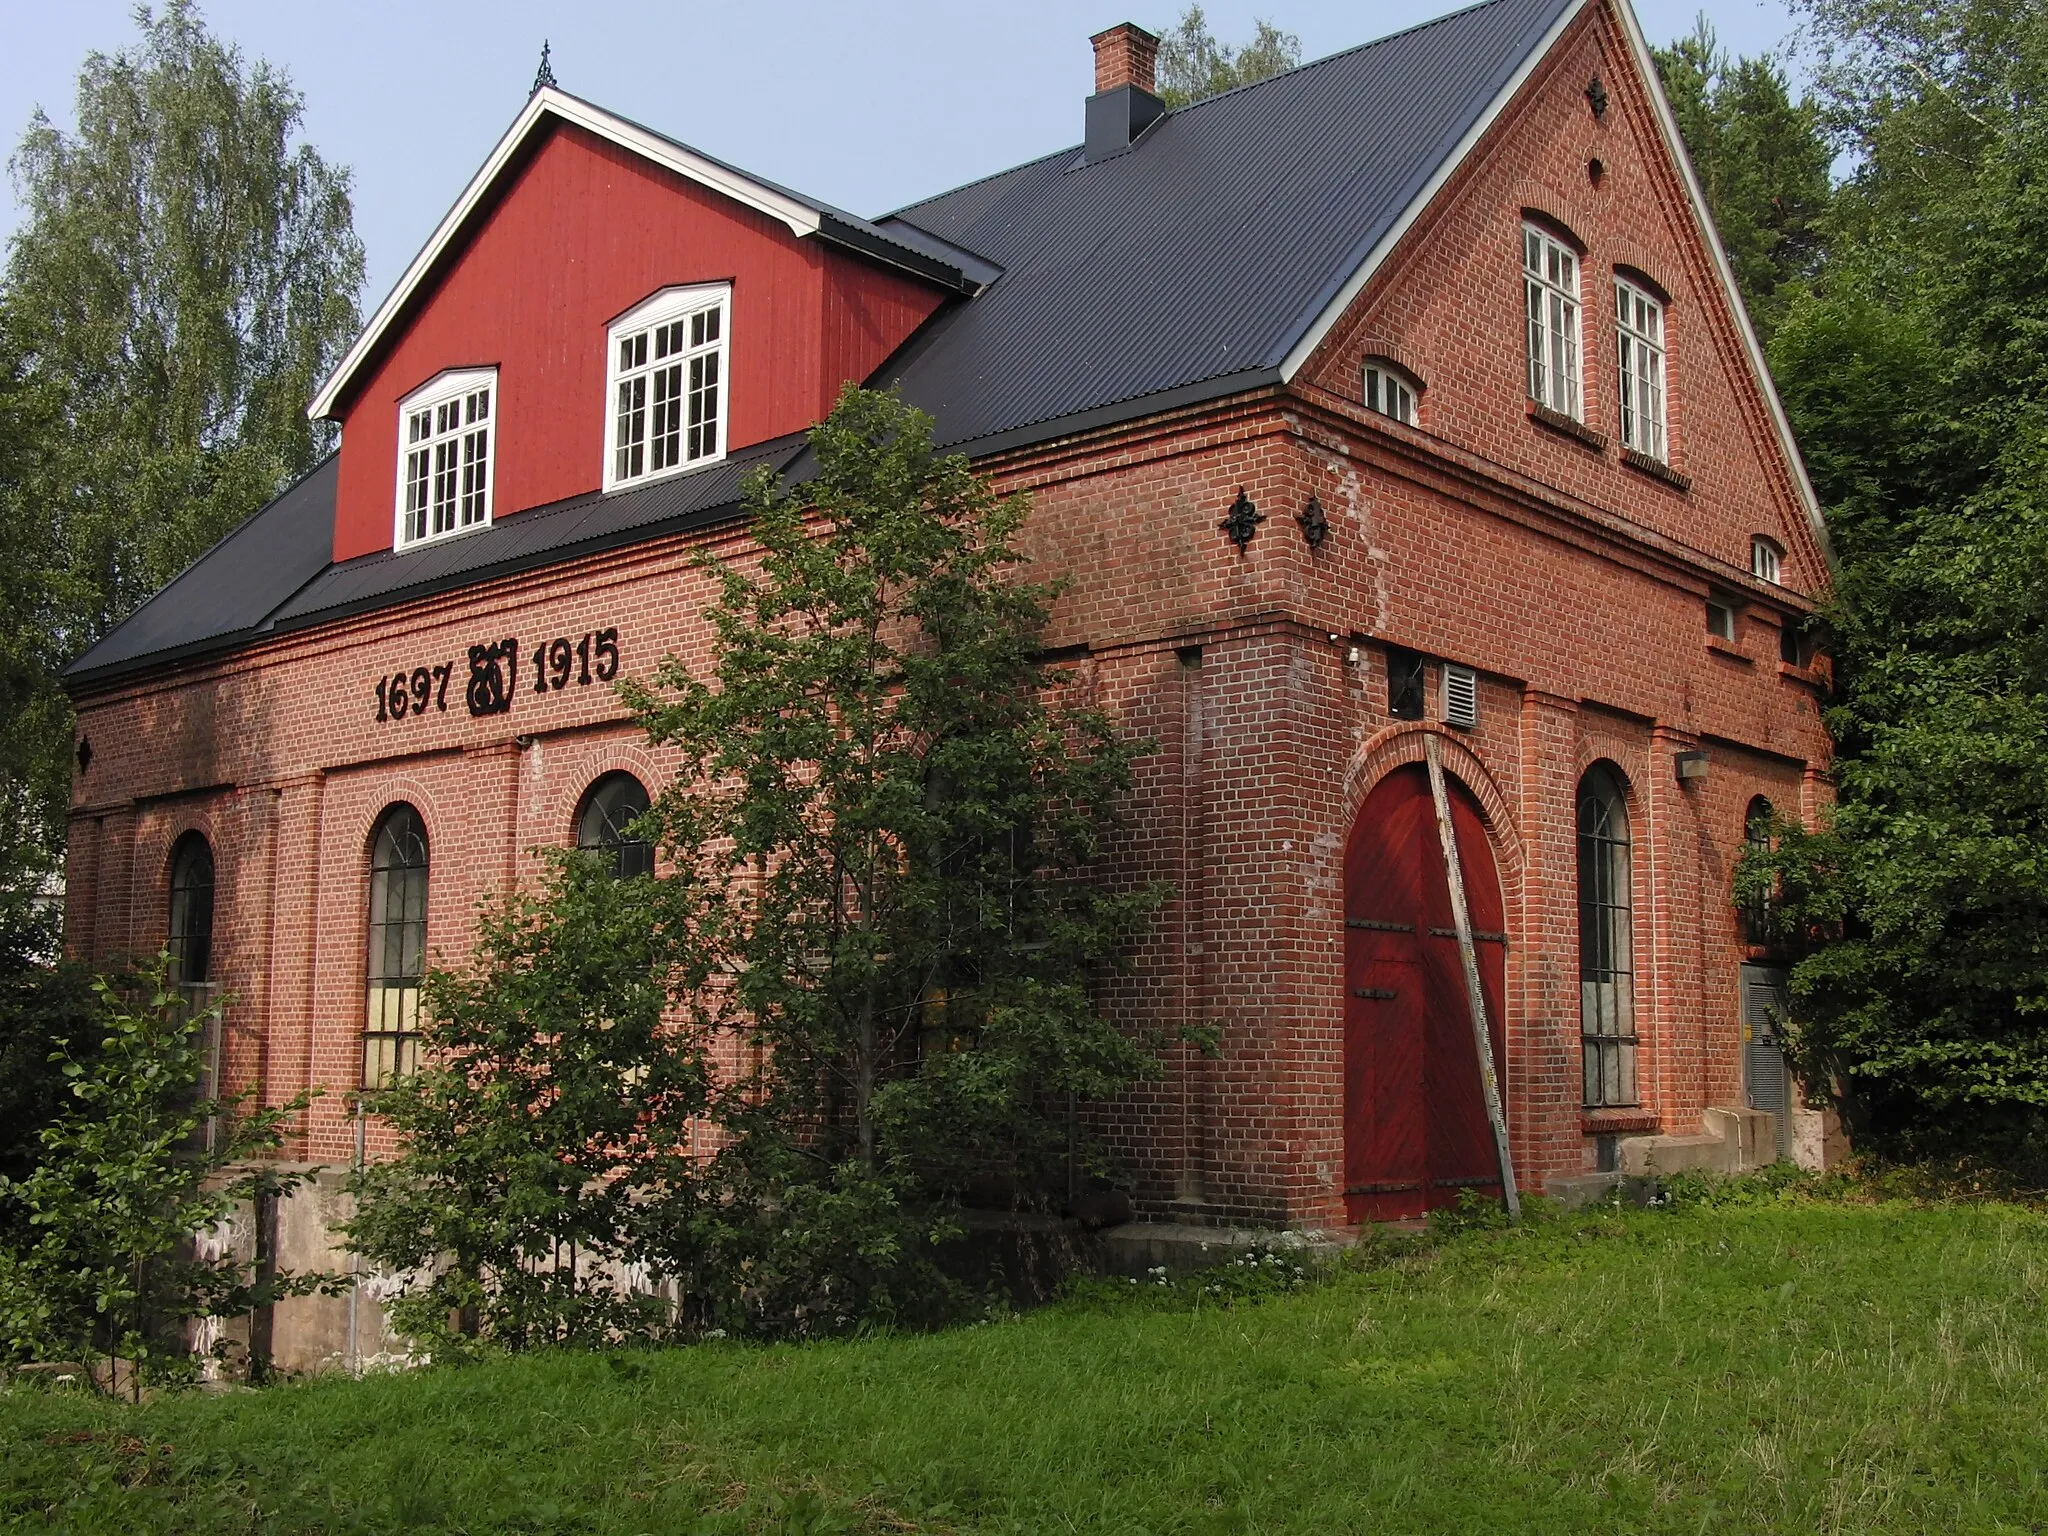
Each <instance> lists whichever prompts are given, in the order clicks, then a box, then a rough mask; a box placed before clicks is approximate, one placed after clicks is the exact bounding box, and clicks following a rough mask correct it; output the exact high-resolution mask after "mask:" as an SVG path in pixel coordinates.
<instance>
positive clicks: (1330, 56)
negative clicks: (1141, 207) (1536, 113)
mask: <svg viewBox="0 0 2048 1536" xmlns="http://www.w3.org/2000/svg"><path fill="white" fill-rule="evenodd" d="M1507 3H1508V0H1475V3H1474V4H1471V5H1463V6H1460V7H1458V9H1457V10H1455V11H1446V12H1444V13H1443V15H1441V16H1432V17H1430V18H1429V19H1428V20H1427V21H1418V22H1416V23H1414V24H1413V25H1412V26H1406V27H1402V28H1401V29H1400V30H1399V31H1395V32H1388V33H1384V34H1383V35H1381V36H1379V37H1373V38H1368V39H1366V40H1365V41H1364V42H1362V43H1353V44H1352V45H1351V46H1350V47H1349V48H1339V49H1338V50H1337V51H1336V52H1335V53H1326V54H1324V55H1323V56H1322V57H1321V58H1319V59H1308V60H1305V61H1304V62H1302V63H1300V64H1295V65H1292V66H1290V67H1289V68H1287V69H1283V70H1281V71H1280V72H1279V73H1278V74H1272V75H1267V76H1266V77H1265V78H1264V79H1262V80H1247V81H1245V83H1244V84H1243V85H1233V86H1232V87H1231V88H1230V89H1229V90H1227V91H1218V92H1217V93H1216V94H1215V95H1213V96H1204V97H1202V98H1201V100H1199V101H1191V102H1189V103H1188V104H1187V105H1186V106H1184V107H1175V108H1173V109H1172V111H1171V112H1169V113H1168V114H1167V115H1168V116H1169V117H1173V116H1178V115H1179V114H1180V113H1182V112H1194V111H1198V110H1199V109H1201V108H1203V107H1206V106H1208V105H1209V104H1210V103H1211V102H1216V101H1222V100H1224V99H1226V98H1227V97H1231V96H1239V95H1242V94H1244V93H1245V92H1246V91H1255V90H1257V89H1258V88H1259V87H1260V86H1262V85H1271V84H1273V82H1274V81H1276V80H1285V79H1286V78H1287V77H1288V76H1289V75H1299V74H1303V73H1306V72H1307V71H1309V70H1311V69H1320V68H1322V66H1323V65H1325V64H1334V63H1335V62H1336V61H1337V60H1339V59H1348V58H1350V57H1351V56H1352V55H1353V54H1354V53H1364V52H1366V51H1367V50H1369V49H1373V48H1378V47H1380V46H1382V45H1383V44H1386V43H1392V42H1398V41H1399V40H1400V39H1402V38H1404V37H1407V36H1409V35H1411V34H1412V33H1416V32H1427V31H1428V30H1429V29H1430V28H1431V27H1440V26H1442V25H1443V24H1444V23H1445V22H1447V21H1456V20H1457V19H1458V18H1459V17H1461V16H1469V15H1471V14H1472V13H1473V12H1474V11H1483V10H1485V9H1486V8H1487V7H1488V6H1493V5H1505V4H1507Z"/></svg>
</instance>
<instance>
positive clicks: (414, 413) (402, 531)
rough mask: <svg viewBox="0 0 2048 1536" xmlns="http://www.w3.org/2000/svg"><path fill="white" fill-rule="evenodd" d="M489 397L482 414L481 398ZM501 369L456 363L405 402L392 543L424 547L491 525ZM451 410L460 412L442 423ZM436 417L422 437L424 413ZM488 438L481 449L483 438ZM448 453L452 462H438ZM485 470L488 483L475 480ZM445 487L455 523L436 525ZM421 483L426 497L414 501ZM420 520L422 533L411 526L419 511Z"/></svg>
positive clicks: (400, 546)
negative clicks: (411, 493) (410, 497)
mask: <svg viewBox="0 0 2048 1536" xmlns="http://www.w3.org/2000/svg"><path fill="white" fill-rule="evenodd" d="M479 395H481V396H482V407H483V408H482V412H481V414H478V410H477V401H476V398H475V397H477V396H479ZM500 403H501V402H500V399H499V395H498V370H497V369H496V368H454V369H450V370H449V371H448V372H446V373H441V374H436V375H435V376H434V377H433V378H431V379H429V380H428V381H427V382H426V383H425V384H422V385H421V386H420V387H419V388H418V389H416V390H414V391H413V392H412V393H411V394H409V395H407V396H406V397H405V398H404V399H403V400H401V401H399V402H398V486H397V491H396V493H395V495H394V497H393V501H392V512H391V547H392V548H393V549H417V548H418V547H419V546H420V545H422V544H433V543H437V542H438V541H440V540H442V539H452V538H457V537H460V536H461V535H462V534H465V533H475V532H476V531H477V530H478V529H480V528H488V527H490V526H491V509H492V507H493V505H494V498H495V497H496V495H497V489H498V463H497V459H498V407H499V405H500ZM444 410H448V411H450V412H451V414H454V415H456V416H458V417H459V419H455V420H452V421H446V422H444V421H442V420H441V419H440V418H441V415H442V413H443V411H444ZM421 416H426V417H430V418H433V419H432V420H430V422H429V423H428V426H427V430H426V431H425V432H424V434H423V435H421V436H419V437H417V438H415V437H414V435H413V422H414V419H415V418H417V417H421ZM479 437H481V440H482V442H481V452H478V451H477V440H478V438H479ZM443 448H445V449H446V450H447V452H448V459H449V461H448V462H444V463H439V464H437V463H436V462H435V461H436V458H437V456H438V452H439V450H441V449H443ZM479 475H481V477H482V482H483V483H482V485H481V486H478V485H477V484H476V479H477V477H478V476H479ZM444 476H446V477H447V480H446V489H447V493H448V496H449V500H448V502H447V503H446V505H447V506H448V507H449V509H450V517H451V521H450V523H449V526H448V527H446V528H442V529H439V530H437V529H435V527H434V525H433V524H434V509H435V502H436V499H437V497H438V496H439V495H440V493H441V490H442V488H443V478H442V477H444ZM415 483H417V485H418V487H419V493H420V495H421V498H422V500H421V502H420V504H419V505H417V506H412V505H409V504H408V502H407V491H408V490H409V489H410V488H412V487H413V486H414V485H415ZM414 513H417V514H418V517H419V532H418V533H413V532H412V531H411V530H410V529H409V528H408V526H407V524H408V523H410V522H411V521H412V517H413V514H414Z"/></svg>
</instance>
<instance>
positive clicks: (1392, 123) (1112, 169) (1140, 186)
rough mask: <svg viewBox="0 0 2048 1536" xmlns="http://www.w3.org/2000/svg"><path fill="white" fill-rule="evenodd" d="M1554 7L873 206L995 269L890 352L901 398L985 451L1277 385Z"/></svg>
mask: <svg viewBox="0 0 2048 1536" xmlns="http://www.w3.org/2000/svg"><path fill="white" fill-rule="evenodd" d="M1569 3H1570V0H1488V3H1486V4H1483V5H1478V6H1474V7H1473V8H1471V9H1470V10H1465V11H1460V12H1457V13H1456V14H1454V15H1450V16H1446V17H1443V18H1441V19H1439V20H1437V21H1432V22H1428V23H1425V24H1424V25H1422V26H1419V27H1414V28H1411V29H1410V30H1408V31H1406V32H1400V33H1396V34H1395V35H1394V36H1392V37H1387V38H1382V39H1381V40H1379V41H1378V42H1374V43H1368V44H1366V45H1365V46H1363V47H1360V48H1354V49H1352V50H1350V51H1349V52H1347V53H1340V54H1335V55H1333V56H1331V57H1330V58H1327V59H1321V60H1318V61H1317V62H1315V63H1313V64H1306V65H1303V66H1302V67H1301V68H1299V69H1294V70H1290V71H1288V72H1287V73H1286V74H1283V75H1278V76H1275V77H1274V78H1273V79H1271V80H1266V81H1262V82H1260V83H1259V84H1256V85H1249V86H1244V87H1241V88H1239V89H1238V90H1235V91H1231V92H1229V93H1227V94H1225V95H1222V96H1217V97H1214V98H1212V99H1210V100H1208V101H1204V102H1200V103H1197V104H1196V105H1194V106H1191V107H1184V108H1182V109H1181V110H1180V111H1178V112H1170V113H1168V114H1167V115H1166V116H1165V117H1164V118H1162V119H1160V120H1159V121H1158V122H1157V123H1155V124H1154V125H1153V126H1152V127H1151V128H1149V129H1147V130H1146V132H1145V133H1144V134H1142V135H1141V136H1140V137H1139V138H1138V140H1137V141H1136V142H1135V143H1134V144H1133V145H1132V146H1131V148H1130V149H1129V150H1127V151H1125V152H1124V153H1122V154H1119V155H1114V156H1111V157H1110V158H1108V159H1106V160H1102V161H1100V162H1097V163H1095V164H1085V163H1083V160H1082V155H1081V151H1080V149H1079V148H1078V147H1076V148H1074V149H1071V150H1065V151H1062V152H1061V153H1059V154H1056V155H1050V156H1047V157H1046V158H1045V159H1042V160H1036V161H1033V162H1032V163H1030V164H1028V165H1022V166H1019V167H1017V168H1016V169H1015V170H1012V171H1007V172H1005V173H1003V174H1002V175H1000V176H995V177H991V178H989V179H988V180H986V181H979V182H975V183H972V184H971V185H969V186H965V187H962V188H960V189H958V190H957V191H953V192H949V193H946V194H944V195H943V196H940V197H935V198H932V199H929V200H928V201H925V202H921V203H914V204H912V205H911V206H910V207H908V208H904V209H901V210H899V211H898V212H897V213H895V214H893V215H891V216H890V217H889V218H886V219H884V220H882V221H881V225H882V228H883V229H885V230H896V229H901V228H903V227H905V226H914V227H916V228H920V229H924V230H928V231H930V232H931V233H933V234H935V235H939V236H942V237H943V238H944V239H946V240H948V241H951V242H952V243H953V244H955V245H960V246H965V247H967V248H968V249H970V250H974V251H979V252H980V253H981V254H982V255H984V256H986V257H988V258H990V259H991V260H992V261H995V262H996V263H998V264H999V265H1000V266H1001V267H1002V268H1003V275H1002V276H1001V277H1000V278H998V279H997V280H996V281H995V282H994V283H993V284H992V285H991V286H990V287H989V289H988V291H987V292H985V293H983V294H982V295H981V296H980V297H978V298H976V299H975V300H973V302H971V303H968V304H962V305H957V306H955V307H953V308H952V309H951V310H949V311H947V312H946V313H944V314H942V315H941V316H940V317H938V318H937V319H936V320H935V321H934V322H932V323H931V325H929V326H928V327H927V330H926V332H925V333H924V334H923V335H921V336H920V337H919V338H918V339H917V341H916V342H914V343H913V344H912V346H911V348H910V349H909V350H908V351H907V352H906V354H905V355H904V358H903V359H902V360H901V361H900V362H899V364H898V367H897V369H896V378H897V380H898V382H900V384H901V385H902V388H903V392H904V395H905V396H906V397H907V398H909V399H910V400H912V401H915V402H916V403H917V404H918V405H920V406H922V407H923V408H924V409H925V410H927V411H929V412H930V413H931V414H932V415H933V416H934V417H935V418H936V419H937V421H938V426H939V431H938V436H939V439H940V441H941V442H943V443H946V444H948V445H954V446H960V447H966V448H970V449H982V450H986V449H993V448H996V447H1002V446H1007V445H1008V444H1009V443H1010V442H1013V441H1028V440H1031V439H1033V438H1037V437H1042V436H1046V435H1050V433H1049V432H1048V431H1046V430H1043V429H1046V428H1049V427H1052V426H1054V425H1055V424H1060V425H1064V424H1066V423H1068V422H1069V421H1070V420H1071V419H1074V418H1084V417H1089V416H1094V417H1098V418H1099V416H1100V414H1101V413H1102V411H1103V410H1104V409H1105V408H1107V407H1111V406H1115V405H1118V404H1122V403H1126V402H1137V401H1147V402H1148V405H1147V407H1146V408H1148V409H1149V408H1153V404H1152V403H1151V397H1153V396H1157V395H1161V394H1164V393H1166V392H1168V391H1176V392H1182V393H1183V394H1185V393H1186V392H1188V391H1191V390H1195V391H1196V392H1197V393H1199V391H1198V390H1197V386H1200V385H1202V384H1204V383H1206V382H1212V381H1213V382H1215V383H1216V384H1218V385H1219V386H1223V387H1224V388H1227V389H1228V390H1231V391H1234V390H1236V389H1241V388H1245V387H1249V386H1251V385H1255V384H1257V383H1258V382H1261V380H1263V379H1271V378H1277V376H1278V370H1279V367H1280V364H1281V362H1282V360H1283V359H1285V358H1286V356H1287V354H1288V352H1289V351H1290V349H1292V348H1293V346H1294V345H1295V343H1296V342H1298V341H1299V340H1300V339H1301V338H1302V337H1303V336H1304V335H1305V334H1306V333H1307V332H1308V330H1309V328H1310V327H1311V326H1312V325H1313V324H1314V323H1315V321H1316V319H1317V317H1318V316H1320V315H1321V314H1322V312H1323V311H1324V309H1325V308H1326V307H1327V306H1328V305H1329V304H1330V302H1331V301H1332V300H1333V299H1334V298H1335V297H1336V296H1337V294H1338V292H1339V290H1340V289H1341V288H1342V287H1343V285H1344V283H1345V281H1346V280H1347V279H1348V278H1349V277H1350V275H1351V274H1352V272H1354V271H1355V270H1356V269H1357V268H1358V266H1359V265H1360V264H1361V263H1362V262H1363V261H1364V259H1365V257H1366V255H1367V254H1368V253H1369V252H1370V251H1371V250H1372V248H1373V246H1374V245H1375V244H1377V243H1378V241H1379V240H1380V239H1381V238H1382V237H1383V236H1384V235H1385V234H1386V232H1387V231H1388V230H1389V229H1390V228H1391V227H1392V226H1393V224H1394V223H1395V221H1396V220H1397V219H1398V218H1399V217H1400V215H1401V213H1402V211H1403V210H1404V209H1406V208H1407V207H1408V205H1409V204H1410V203H1411V202H1412V201H1413V200H1414V199H1415V197H1416V196H1417V195H1418V194H1419V193H1420V192H1421V191H1422V189H1423V188H1424V186H1425V185H1426V184H1427V183H1428V181H1429V180H1430V177H1431V176H1432V175H1433V174H1434V173H1435V172H1436V170H1437V169H1438V167H1439V166H1441V165H1442V164H1443V163H1444V162H1445V161H1446V159H1448V158H1449V157H1450V156H1451V154H1452V153H1453V152H1454V151H1455V150H1456V148H1457V146H1458V144H1459V142H1460V141H1461V140H1462V139H1463V138H1464V137H1465V135H1466V133H1467V132H1468V131H1469V130H1470V129H1471V128H1472V127H1473V125H1474V124H1475V123H1476V122H1477V121H1478V120H1479V118H1480V117H1481V116H1482V115H1483V114H1484V112H1485V111H1486V108H1487V107H1488V105H1489V104H1490V103H1491V102H1492V101H1493V100H1494V99H1495V98H1496V97H1497V96H1498V95H1499V94H1500V93H1501V91H1502V90H1503V89H1504V88H1505V87H1506V85H1507V84H1508V82H1509V80H1510V79H1511V78H1512V77H1513V76H1514V74H1515V71H1516V70H1517V68H1518V67H1519V66H1520V65H1521V64H1522V63H1523V62H1524V60H1525V59H1527V58H1528V56H1529V54H1530V52H1531V50H1533V49H1534V48H1535V46H1536V45H1537V44H1538V43H1539V42H1540V41H1541V40H1542V38H1543V36H1544V34H1545V33H1546V32H1547V31H1548V30H1549V29H1550V27H1551V26H1552V25H1553V24H1554V23H1555V22H1556V21H1557V19H1558V17H1559V16H1560V15H1561V14H1562V13H1563V12H1564V10H1565V9H1566V6H1567V5H1568V4H1569ZM1217 392H1222V389H1219V390H1218V391H1217ZM1073 424H1074V425H1080V424H1082V423H1081V422H1079V421H1074V422H1073ZM1030 429H1039V430H1030Z"/></svg>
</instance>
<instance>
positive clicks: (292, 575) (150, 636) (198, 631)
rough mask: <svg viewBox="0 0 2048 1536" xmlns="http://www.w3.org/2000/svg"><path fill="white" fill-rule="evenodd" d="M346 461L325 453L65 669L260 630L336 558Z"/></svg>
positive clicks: (143, 657) (85, 672)
mask: <svg viewBox="0 0 2048 1536" xmlns="http://www.w3.org/2000/svg"><path fill="white" fill-rule="evenodd" d="M340 466H341V459H340V455H338V454H329V455H328V456H327V457H326V458H325V459H322V460H321V461H320V463H319V464H318V465H316V466H315V467H314V468H313V469H312V470H311V471H310V472H309V473H308V474H306V475H305V476H303V477H302V478H301V479H300V480H298V481H297V482H296V483H295V484H293V485H291V486H289V487H288V488H287V489H286V490H285V491H284V493H283V494H282V495H280V496H278V497H277V498H276V499H275V500H273V501H272V502H270V503H269V505H267V506H265V507H264V508H262V509H261V510H260V511H258V512H256V513H255V514H254V515H253V516H251V517H250V518H249V519H248V520H247V521H246V522H244V523H243V524H242V525H241V526H240V527H238V528H236V529H235V531H234V532H233V533H230V534H229V535H228V536H227V537H226V538H224V539H222V540H221V541H220V542H219V543H218V544H216V545H214V546H213V548H211V549H209V550H208V551H207V552H206V553H205V554H203V555H201V556H200V557H199V558H198V559H197V560H195V561H193V562H192V563H191V564H190V565H188V566H186V567H185V569H184V570H183V571H181V572H180V573H179V574H178V575H177V576H175V577H173V578H172V579H171V581H170V583H169V584H168V585H167V586H165V587H164V588H163V589H162V590H161V591H159V592H158V593H157V594H156V595H155V596H154V597H152V598H150V600H149V601H148V602H146V603H144V604H143V605H142V606H141V607H140V608H138V609H136V610H135V611H134V612H133V613H131V614H129V615H128V617H127V618H126V619H125V620H124V621H123V622H122V623H121V624H120V625H119V626H118V627H117V628H116V629H115V630H114V632H113V633H112V634H110V635H108V636H107V637H106V638H105V639H103V640H101V641H100V643H99V644H97V645H95V646H94V647H93V648H92V649H91V650H89V651H87V652H86V653H85V654H84V655H83V656H81V657H79V658H78V660H76V661H74V662H72V663H71V665H70V666H68V667H66V668H65V669H64V675H65V677H67V678H72V679H81V678H87V677H94V676H99V675H102V674H108V673H114V672H121V671H126V670H128V669H129V668H131V667H134V666H140V665H147V664H150V663H153V662H158V661H168V660H171V659H173V658H175V657H178V656H185V655H190V654H191V653H193V652H195V651H204V650H215V649H218V648H220V647H222V646H226V645H230V644H233V643H235V642H237V641H239V640H242V639H245V638H247V637H249V636H250V635H252V634H254V633H255V632H256V631H257V630H259V629H260V628H261V627H262V625H263V622H264V620H266V619H268V618H269V617H270V615H271V614H273V613H275V612H276V611H277V608H278V605H279V604H280V603H283V602H284V601H286V600H287V599H288V598H290V597H291V595H292V594H293V593H294V592H296V591H298V590H299V588H301V587H303V586H304V585H305V584H306V583H307V582H309V581H311V580H312V579H313V578H314V577H315V576H318V575H319V574H320V573H321V572H322V571H323V570H325V569H326V568H327V566H328V563H329V562H330V561H331V560H332V559H333V556H334V483H335V481H336V479H337V478H339V474H340Z"/></svg>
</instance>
